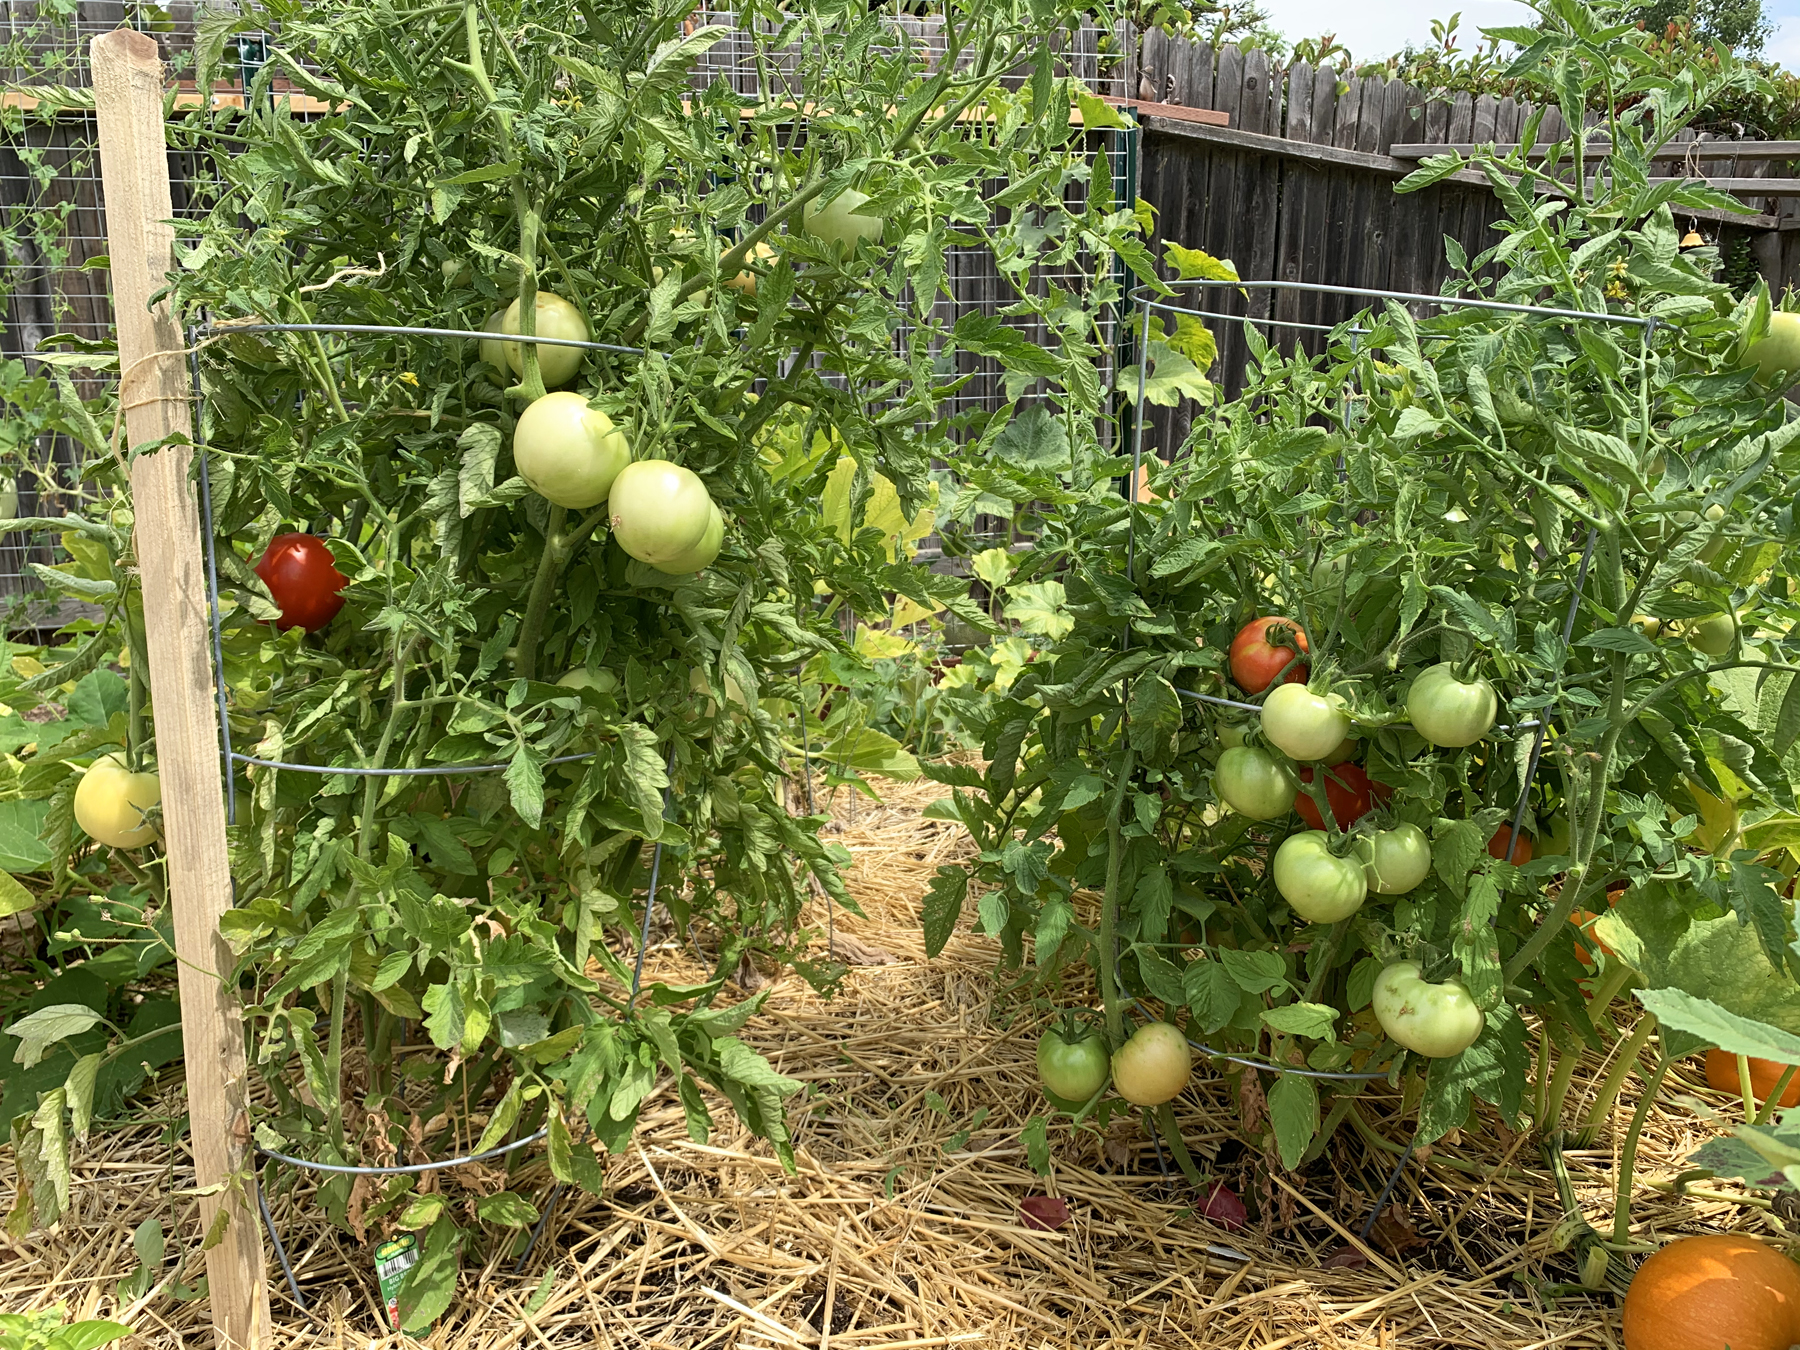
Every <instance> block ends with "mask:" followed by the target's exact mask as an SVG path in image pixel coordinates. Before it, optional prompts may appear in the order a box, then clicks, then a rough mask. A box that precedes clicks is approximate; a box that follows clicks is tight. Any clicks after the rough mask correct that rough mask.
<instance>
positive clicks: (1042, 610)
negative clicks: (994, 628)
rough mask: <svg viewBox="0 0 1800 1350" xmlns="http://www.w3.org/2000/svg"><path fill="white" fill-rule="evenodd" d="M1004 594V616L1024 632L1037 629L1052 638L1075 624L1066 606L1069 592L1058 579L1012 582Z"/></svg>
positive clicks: (1062, 633) (1066, 633) (1068, 630)
mask: <svg viewBox="0 0 1800 1350" xmlns="http://www.w3.org/2000/svg"><path fill="white" fill-rule="evenodd" d="M1007 594H1008V596H1009V599H1008V600H1007V604H1006V617H1007V618H1009V619H1011V620H1012V621H1013V622H1014V623H1016V624H1018V625H1019V627H1021V628H1023V629H1024V630H1025V631H1026V632H1027V633H1040V634H1042V635H1043V636H1044V637H1047V638H1050V639H1052V640H1054V639H1056V638H1060V637H1065V636H1067V635H1068V633H1069V632H1070V630H1072V629H1073V628H1074V627H1075V620H1074V618H1073V616H1071V615H1070V614H1069V613H1068V612H1067V610H1066V608H1065V607H1066V606H1067V604H1068V594H1067V592H1065V591H1064V590H1063V584H1062V582H1060V581H1039V582H1035V583H1033V584H1031V585H1029V586H1014V587H1013V588H1012V589H1011V590H1010V591H1009V592H1008V593H1007Z"/></svg>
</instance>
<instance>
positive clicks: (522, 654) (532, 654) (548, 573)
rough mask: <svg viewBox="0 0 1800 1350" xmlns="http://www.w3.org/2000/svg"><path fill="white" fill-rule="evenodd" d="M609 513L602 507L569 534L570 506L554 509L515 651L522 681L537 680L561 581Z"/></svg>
mask: <svg viewBox="0 0 1800 1350" xmlns="http://www.w3.org/2000/svg"><path fill="white" fill-rule="evenodd" d="M606 510H607V508H606V507H604V506H602V507H601V508H600V509H599V510H597V511H593V512H591V513H589V514H588V515H586V516H584V517H583V518H582V519H581V521H580V523H579V524H577V525H576V526H575V528H574V529H573V530H570V531H567V532H565V531H564V530H563V525H564V524H565V523H566V522H567V520H568V518H569V509H568V508H567V507H566V506H552V507H551V508H550V519H549V521H548V523H547V524H546V525H545V527H544V551H543V553H542V555H540V556H539V558H538V568H537V574H536V575H535V576H534V577H533V578H532V579H531V595H530V597H529V598H528V599H527V600H526V602H525V617H524V620H523V622H522V623H521V624H520V626H519V641H518V646H517V647H516V649H515V650H516V652H517V655H516V656H515V657H514V658H513V674H515V675H517V676H518V677H519V678H520V679H522V680H533V679H536V678H537V664H538V647H539V646H540V645H542V643H543V638H544V623H545V620H547V619H548V618H549V616H550V602H551V600H552V599H554V598H555V595H556V582H557V578H558V577H560V576H561V575H562V570H563V568H564V567H565V566H567V565H568V561H569V559H570V558H572V557H574V556H575V550H576V549H578V548H580V547H581V545H582V544H583V543H585V542H586V540H587V538H588V536H589V535H591V534H593V532H594V531H595V530H596V529H598V528H599V526H600V522H601V521H603V520H605V519H606Z"/></svg>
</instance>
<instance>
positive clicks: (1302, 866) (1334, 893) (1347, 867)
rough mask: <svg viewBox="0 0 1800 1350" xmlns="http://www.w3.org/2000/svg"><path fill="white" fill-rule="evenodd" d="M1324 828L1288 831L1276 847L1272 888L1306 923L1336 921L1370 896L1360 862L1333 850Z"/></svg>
mask: <svg viewBox="0 0 1800 1350" xmlns="http://www.w3.org/2000/svg"><path fill="white" fill-rule="evenodd" d="M1329 845H1330V840H1329V839H1327V838H1326V836H1325V832H1324V831H1323V830H1307V831H1305V832H1303V833H1301V834H1292V835H1289V836H1288V837H1287V838H1286V839H1284V840H1282V842H1281V847H1280V848H1278V849H1276V850H1275V867H1274V872H1275V889H1276V890H1278V891H1280V892H1281V898H1282V899H1284V900H1286V901H1287V902H1288V905H1289V907H1290V908H1292V909H1293V911H1294V913H1296V914H1298V915H1299V916H1300V917H1301V918H1302V919H1305V920H1306V921H1307V922H1308V923H1336V922H1337V921H1338V920H1340V919H1347V918H1349V917H1350V916H1351V915H1352V914H1354V913H1356V911H1357V910H1359V909H1361V908H1362V904H1363V901H1364V900H1366V899H1368V896H1369V882H1368V877H1367V875H1366V874H1365V873H1364V871H1363V865H1362V862H1361V861H1360V860H1359V859H1356V858H1340V857H1338V856H1336V855H1335V854H1334V853H1332V851H1331V849H1330V847H1329Z"/></svg>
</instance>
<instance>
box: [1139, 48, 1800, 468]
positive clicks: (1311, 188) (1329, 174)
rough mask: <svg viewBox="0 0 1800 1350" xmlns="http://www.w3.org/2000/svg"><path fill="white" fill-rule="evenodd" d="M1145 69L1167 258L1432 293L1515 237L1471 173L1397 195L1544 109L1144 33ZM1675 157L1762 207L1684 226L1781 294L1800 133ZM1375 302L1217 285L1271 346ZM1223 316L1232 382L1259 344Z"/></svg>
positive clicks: (1787, 268)
mask: <svg viewBox="0 0 1800 1350" xmlns="http://www.w3.org/2000/svg"><path fill="white" fill-rule="evenodd" d="M1130 74H1131V77H1132V81H1131V82H1132V86H1133V91H1134V93H1135V94H1136V95H1137V97H1138V98H1139V99H1140V100H1143V102H1142V103H1141V104H1140V105H1139V108H1138V112H1139V120H1140V123H1141V125H1142V127H1143V129H1144V130H1143V148H1142V171H1141V180H1140V193H1141V195H1142V196H1143V197H1144V198H1145V199H1146V200H1147V201H1148V202H1150V204H1151V205H1152V206H1153V207H1155V208H1156V212H1157V235H1158V245H1157V252H1158V253H1159V254H1160V252H1161V247H1160V241H1161V240H1165V239H1166V240H1174V241H1176V242H1179V243H1182V244H1185V245H1187V246H1189V247H1192V248H1202V249H1205V250H1206V251H1207V252H1208V253H1211V254H1213V255H1214V256H1216V257H1220V258H1229V259H1230V260H1231V261H1232V262H1233V263H1235V264H1236V266H1237V269H1238V274H1239V275H1240V276H1244V277H1251V278H1257V279H1279V280H1284V281H1307V282H1322V283H1329V284H1334V285H1343V286H1357V287H1367V288H1373V289H1385V290H1396V291H1408V292H1418V293H1427V294H1429V293H1435V292H1437V291H1438V290H1439V289H1440V288H1441V287H1442V285H1443V283H1444V281H1445V279H1446V278H1447V276H1448V275H1449V273H1450V263H1449V261H1448V257H1447V253H1446V241H1454V242H1455V244H1456V246H1458V247H1459V248H1460V249H1461V251H1462V253H1463V255H1464V256H1466V257H1468V258H1470V259H1473V258H1474V257H1476V256H1477V255H1478V254H1479V253H1481V252H1482V251H1483V250H1484V249H1487V248H1489V247H1492V246H1493V245H1494V244H1496V243H1498V242H1499V240H1500V236H1499V235H1498V234H1496V233H1495V232H1494V229H1493V226H1494V224H1495V223H1496V222H1497V221H1498V220H1500V219H1501V218H1502V217H1503V216H1504V214H1505V213H1504V211H1503V210H1502V209H1501V207H1500V204H1499V202H1498V200H1497V199H1496V198H1495V196H1494V194H1493V193H1492V192H1491V191H1490V190H1489V189H1488V188H1487V187H1486V185H1485V184H1484V183H1483V182H1482V181H1481V180H1479V179H1478V178H1476V177H1475V176H1474V175H1472V174H1471V175H1460V176H1459V177H1458V179H1456V180H1452V181H1447V182H1444V183H1440V184H1438V185H1436V186H1433V187H1430V188H1426V189H1425V190H1423V191H1421V192H1416V193H1410V194H1407V195H1405V196H1399V195H1396V194H1395V192H1394V190H1393V189H1394V185H1395V184H1396V183H1397V182H1398V181H1399V179H1400V178H1402V177H1404V176H1405V175H1406V174H1407V173H1409V172H1411V171H1412V170H1413V169H1414V168H1416V167H1417V164H1418V161H1419V160H1420V159H1422V158H1424V157H1425V156H1426V155H1428V154H1432V153H1436V152H1437V151H1438V148H1439V147H1445V146H1459V147H1461V148H1462V149H1464V150H1467V149H1468V148H1470V147H1471V146H1472V145H1478V144H1496V143H1497V144H1500V145H1507V144H1510V143H1516V142H1517V141H1518V139H1519V134H1520V131H1521V129H1522V128H1523V127H1524V126H1525V125H1526V123H1527V121H1528V120H1529V119H1530V117H1531V115H1532V111H1533V110H1532V107H1531V105H1530V104H1529V103H1524V102H1521V101H1517V100H1515V99H1512V98H1495V97H1492V96H1488V95H1483V96H1480V97H1474V96H1471V95H1469V94H1467V93H1461V94H1456V95H1453V96H1440V97H1436V98H1433V97H1430V96H1428V94H1427V93H1426V92H1425V91H1424V90H1421V89H1418V88H1416V87H1414V86H1412V85H1409V84H1406V83H1405V82H1403V81H1400V80H1384V79H1381V78H1358V77H1355V76H1346V75H1343V74H1341V73H1340V72H1338V71H1336V70H1334V69H1333V68H1331V67H1330V66H1323V67H1320V68H1318V69H1314V68H1313V67H1312V66H1310V65H1308V64H1306V63H1305V62H1296V63H1294V64H1293V65H1292V66H1290V67H1288V68H1286V69H1280V68H1277V67H1274V66H1272V65H1271V63H1270V61H1269V57H1268V54H1267V53H1266V52H1263V51H1241V50H1239V49H1238V48H1236V47H1224V48H1221V49H1219V50H1218V51H1214V50H1213V49H1212V48H1211V47H1208V46H1206V45H1205V44H1200V43H1190V42H1185V41H1180V40H1177V39H1172V38H1168V37H1166V36H1165V35H1164V34H1162V33H1160V32H1151V33H1148V34H1146V35H1145V36H1144V38H1143V41H1142V43H1141V44H1140V45H1139V48H1138V52H1137V65H1136V68H1135V69H1134V70H1133V71H1132V72H1131V73H1130ZM1159 103H1160V104H1163V105H1165V106H1166V107H1167V108H1168V110H1169V111H1168V113H1161V112H1159V111H1158V109H1157V107H1156V106H1155V105H1156V104H1159ZM1178 108H1179V109H1182V110H1186V109H1196V108H1200V109H1213V110H1216V111H1219V112H1223V113H1226V114H1228V115H1229V117H1230V124H1229V126H1227V127H1219V126H1211V125H1206V124H1204V123H1199V122H1195V121H1193V120H1191V118H1181V117H1177V116H1173V115H1171V114H1173V113H1174V112H1175V110H1176V109H1178ZM1566 133H1567V128H1566V124H1565V123H1564V121H1563V118H1562V116H1561V114H1560V113H1559V112H1558V111H1557V110H1556V109H1555V108H1551V109H1549V110H1548V111H1547V112H1546V114H1545V117H1544V122H1543V125H1542V127H1541V129H1540V131H1539V135H1538V140H1539V142H1540V143H1542V142H1547V141H1553V140H1556V139H1560V138H1561V137H1563V136H1564V135H1566ZM1667 158H1668V160H1669V161H1670V162H1669V164H1668V168H1667V172H1669V173H1670V174H1671V175H1673V174H1682V175H1685V176H1698V177H1705V178H1707V179H1709V180H1712V181H1713V182H1714V183H1715V185H1717V186H1719V187H1721V188H1723V189H1725V190H1727V191H1732V192H1734V193H1735V194H1736V195H1738V196H1739V197H1740V198H1741V199H1742V200H1744V201H1745V202H1746V203H1747V204H1749V205H1750V206H1752V207H1753V208H1755V210H1756V212H1757V214H1754V215H1751V216H1728V215H1724V214H1722V213H1714V212H1705V211H1686V210H1683V211H1681V212H1680V213H1679V214H1678V217H1677V219H1678V222H1679V223H1680V224H1681V225H1682V226H1683V227H1684V228H1686V227H1687V226H1688V225H1689V223H1690V220H1691V221H1692V223H1693V224H1694V225H1695V226H1697V227H1698V228H1699V229H1700V230H1701V232H1702V233H1703V234H1704V235H1706V236H1707V237H1708V239H1709V240H1711V241H1714V242H1717V243H1718V244H1720V245H1721V247H1722V248H1723V249H1724V251H1725V252H1726V254H1727V256H1728V257H1731V256H1738V257H1742V256H1743V255H1744V254H1745V253H1746V252H1747V254H1748V260H1747V261H1748V263H1749V264H1752V265H1753V266H1754V268H1755V270H1756V271H1758V272H1760V273H1761V274H1762V275H1763V276H1764V277H1766V278H1767V279H1768V281H1769V283H1770V284H1771V286H1773V287H1775V288H1776V289H1777V290H1778V291H1779V290H1781V289H1784V288H1785V287H1787V286H1788V285H1790V284H1794V283H1795V282H1796V281H1800V197H1797V196H1796V195H1795V193H1796V190H1797V189H1800V184H1796V183H1795V181H1794V180H1792V179H1789V178H1786V177H1784V175H1785V173H1786V171H1787V170H1786V161H1787V160H1788V159H1800V144H1791V143H1774V142H1766V143H1760V144H1758V143H1751V142H1737V141H1720V140H1714V139H1711V138H1705V137H1701V138H1694V137H1693V136H1692V134H1691V133H1690V134H1689V135H1688V137H1686V138H1685V139H1684V142H1683V143H1681V144H1678V145H1677V146H1674V147H1671V150H1670V153H1669V155H1668V156H1667ZM1761 180H1768V181H1767V182H1766V183H1764V182H1763V181H1761ZM1744 270H1746V271H1747V270H1748V267H1746V268H1745V269H1744ZM1366 303H1368V302H1367V301H1365V300H1362V299H1354V298H1344V297H1336V296H1323V295H1313V294H1301V293H1294V292H1288V293H1283V294H1271V293H1269V292H1262V293H1253V294H1252V296H1251V297H1250V300H1249V302H1248V305H1247V306H1246V305H1245V304H1244V303H1243V302H1242V301H1235V300H1233V299H1232V297H1230V296H1227V295H1221V294H1219V293H1214V294H1213V295H1212V296H1211V297H1210V302H1209V303H1206V304H1203V305H1202V307H1203V308H1210V309H1215V310H1219V309H1226V308H1229V309H1230V312H1231V313H1233V314H1243V313H1246V312H1247V313H1249V314H1252V315H1255V316H1257V317H1258V318H1260V319H1264V320H1269V321H1270V322H1268V323H1267V324H1265V325H1264V326H1263V327H1262V329H1261V331H1262V332H1263V334H1264V336H1265V337H1267V338H1269V339H1270V340H1271V341H1273V342H1275V343H1278V344H1281V345H1284V346H1291V345H1292V344H1293V343H1294V342H1296V341H1299V342H1302V343H1304V344H1305V345H1306V346H1307V347H1308V349H1309V350H1316V349H1317V343H1318V340H1319V335H1318V334H1317V333H1316V332H1315V331H1313V330H1310V329H1306V328H1301V327H1285V326H1283V325H1284V324H1296V325H1299V324H1324V325H1331V324H1335V323H1338V322H1341V321H1342V320H1344V319H1346V318H1348V317H1349V316H1350V315H1352V314H1354V313H1355V312H1356V311H1357V310H1359V309H1361V308H1362V307H1363V306H1364V305H1365V304H1366ZM1277 321H1278V322H1277ZM1209 323H1210V325H1211V326H1212V328H1213V330H1214V333H1215V336H1216V337H1217V338H1218V339H1219V364H1218V366H1217V368H1216V370H1215V374H1216V375H1218V376H1219V377H1221V378H1222V379H1224V380H1225V382H1226V384H1227V386H1228V387H1231V386H1233V385H1235V383H1236V382H1237V381H1236V376H1235V373H1236V372H1239V371H1241V369H1242V365H1243V361H1244V358H1245V355H1246V349H1245V345H1244V339H1243V337H1242V325H1241V324H1238V323H1232V322H1229V321H1227V322H1220V321H1209ZM1192 413H1193V409H1191V408H1185V409H1176V410H1174V411H1173V412H1169V413H1161V414H1159V415H1158V416H1157V417H1156V418H1154V419H1153V421H1152V423H1151V425H1152V426H1153V427H1154V428H1155V435H1154V437H1152V438H1151V439H1153V440H1154V442H1155V444H1156V445H1157V446H1158V448H1159V450H1161V452H1162V453H1163V454H1164V455H1165V456H1166V455H1167V454H1168V453H1169V452H1170V450H1171V449H1173V448H1174V447H1176V446H1178V445H1179V444H1180V443H1181V442H1182V441H1183V440H1184V439H1185V438H1186V435H1187V431H1188V425H1189V419H1190V418H1191V416H1192Z"/></svg>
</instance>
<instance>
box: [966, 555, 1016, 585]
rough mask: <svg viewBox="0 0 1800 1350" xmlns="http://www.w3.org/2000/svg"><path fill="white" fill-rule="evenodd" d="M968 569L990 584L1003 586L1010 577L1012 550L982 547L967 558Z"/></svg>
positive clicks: (1011, 571) (1011, 572)
mask: <svg viewBox="0 0 1800 1350" xmlns="http://www.w3.org/2000/svg"><path fill="white" fill-rule="evenodd" d="M969 570H970V571H972V572H974V573H975V575H976V576H978V577H980V578H981V579H982V580H983V581H985V582H987V584H988V585H990V586H994V587H1000V586H1004V585H1005V584H1006V583H1007V582H1008V581H1010V580H1011V579H1012V574H1013V560H1012V551H1011V550H1010V549H1004V548H988V549H983V550H982V551H981V552H980V553H977V554H976V555H975V556H974V557H973V558H971V559H969Z"/></svg>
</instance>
